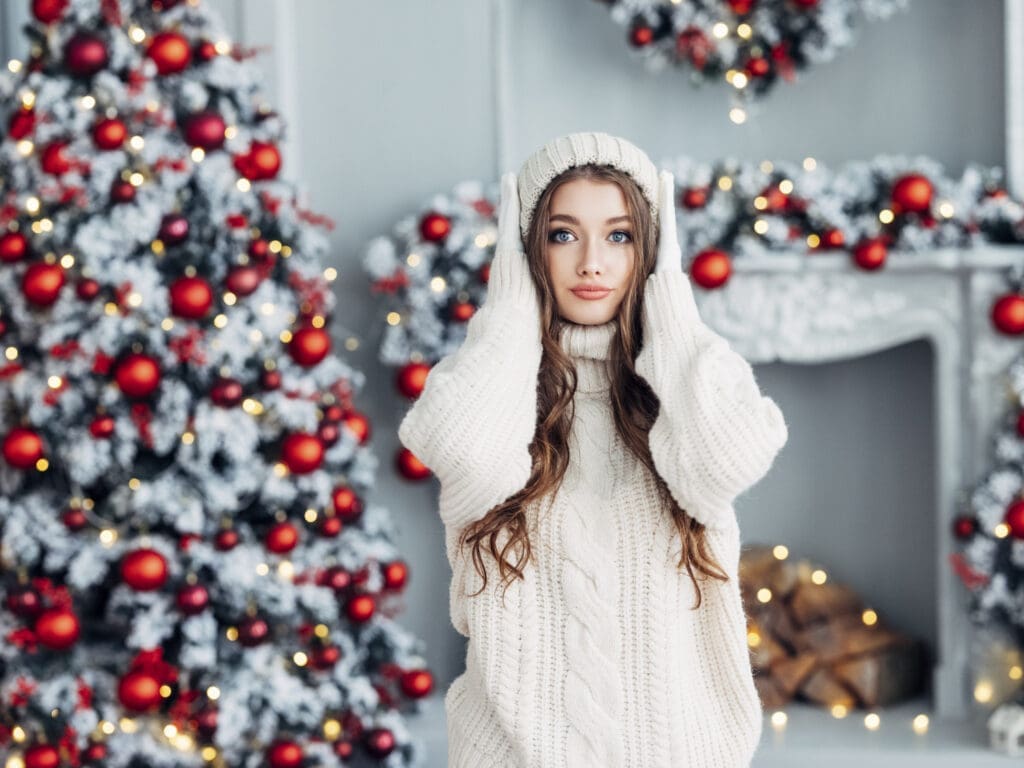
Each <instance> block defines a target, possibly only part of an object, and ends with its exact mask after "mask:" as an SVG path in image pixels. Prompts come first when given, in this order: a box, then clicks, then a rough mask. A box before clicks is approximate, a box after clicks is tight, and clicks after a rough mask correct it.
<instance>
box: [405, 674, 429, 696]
mask: <svg viewBox="0 0 1024 768" xmlns="http://www.w3.org/2000/svg"><path fill="white" fill-rule="evenodd" d="M401 684H402V693H404V694H405V695H406V696H410V697H412V698H414V699H422V698H423V697H424V696H426V695H427V694H429V693H430V692H431V690H433V688H434V677H433V675H431V674H430V671H429V670H426V669H409V670H406V671H405V672H403V673H402V679H401Z"/></svg>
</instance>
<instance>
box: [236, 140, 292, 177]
mask: <svg viewBox="0 0 1024 768" xmlns="http://www.w3.org/2000/svg"><path fill="white" fill-rule="evenodd" d="M234 165H235V169H236V170H237V171H238V172H239V173H240V174H242V175H243V176H244V177H245V178H247V179H250V180H251V181H260V180H262V179H273V178H275V177H276V176H277V174H278V172H279V171H280V170H281V153H280V152H279V151H278V149H277V147H276V146H275V145H274V144H271V143H269V142H264V141H254V142H253V143H252V146H251V147H249V151H248V152H246V153H245V154H242V155H236V156H235V159H234Z"/></svg>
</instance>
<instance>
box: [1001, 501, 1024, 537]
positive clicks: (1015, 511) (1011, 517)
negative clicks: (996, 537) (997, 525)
mask: <svg viewBox="0 0 1024 768" xmlns="http://www.w3.org/2000/svg"><path fill="white" fill-rule="evenodd" d="M1003 522H1004V523H1006V525H1007V526H1008V527H1009V529H1010V535H1011V536H1013V538H1015V539H1024V499H1016V500H1014V501H1013V502H1011V503H1010V505H1009V506H1008V507H1007V508H1006V515H1005V516H1004V517H1003Z"/></svg>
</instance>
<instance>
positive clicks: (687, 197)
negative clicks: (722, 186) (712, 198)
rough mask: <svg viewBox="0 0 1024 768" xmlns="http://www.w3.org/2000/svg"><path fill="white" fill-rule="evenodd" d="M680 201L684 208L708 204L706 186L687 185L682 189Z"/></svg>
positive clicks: (700, 206) (691, 208) (692, 208)
mask: <svg viewBox="0 0 1024 768" xmlns="http://www.w3.org/2000/svg"><path fill="white" fill-rule="evenodd" d="M682 203H683V205H684V206H685V207H686V208H689V209H690V210H694V209H695V208H703V207H704V206H705V205H707V204H708V188H707V187H687V188H686V189H685V190H684V191H683V196H682Z"/></svg>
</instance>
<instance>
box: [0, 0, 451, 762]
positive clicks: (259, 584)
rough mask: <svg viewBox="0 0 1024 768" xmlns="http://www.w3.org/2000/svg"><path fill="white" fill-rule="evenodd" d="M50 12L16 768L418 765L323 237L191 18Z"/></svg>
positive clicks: (26, 405)
mask: <svg viewBox="0 0 1024 768" xmlns="http://www.w3.org/2000/svg"><path fill="white" fill-rule="evenodd" d="M26 2H28V0H26ZM32 11H33V14H34V18H33V19H32V21H31V22H30V23H29V24H27V25H26V26H25V29H24V32H25V33H26V34H27V35H28V37H29V45H30V55H29V57H28V59H27V60H26V61H23V62H20V61H12V62H10V64H9V65H8V70H9V71H8V72H5V73H4V76H3V77H2V78H0V113H2V114H0V119H2V120H3V122H2V123H0V126H2V128H3V129H4V132H3V136H2V137H0V273H2V276H0V350H2V354H3V359H2V360H0V439H2V454H3V461H0V531H2V543H0V566H2V569H0V574H2V583H0V589H2V591H3V593H4V602H3V607H2V608H0V633H2V636H3V642H2V644H0V752H3V753H4V754H5V755H7V756H8V757H9V759H12V760H15V761H16V762H15V764H16V765H22V764H24V765H25V766H28V768H42V767H43V766H58V765H67V766H78V765H103V766H192V765H221V766H273V767H275V768H278V767H282V766H300V765H304V766H305V765H314V764H315V765H317V766H342V765H385V766H392V767H397V766H405V765H412V764H417V763H418V762H419V756H420V746H419V745H418V743H417V742H416V741H414V740H413V739H412V738H411V737H410V735H409V733H408V731H407V729H406V727H405V718H406V716H407V715H410V714H414V713H415V712H417V711H418V708H419V703H418V699H419V698H420V697H422V696H423V695H425V694H426V693H428V692H429V691H430V689H431V686H432V677H431V674H430V672H429V670H427V669H426V668H425V667H424V661H423V659H422V657H421V653H422V651H423V648H422V643H421V641H419V640H417V639H416V638H415V637H413V636H412V635H411V634H410V633H408V632H407V631H406V630H404V629H403V628H402V627H401V626H400V625H399V624H398V623H397V622H396V621H395V620H394V617H395V615H396V614H397V613H398V612H399V611H400V610H401V607H402V606H401V599H402V598H401V591H402V587H403V585H404V584H405V582H406V579H407V568H406V565H405V563H404V562H403V561H402V560H401V558H400V556H399V553H398V552H397V551H396V548H395V546H394V543H393V528H392V523H391V520H390V516H389V514H388V513H387V511H386V510H385V509H382V508H379V507H375V506H374V505H372V504H370V503H367V502H366V501H365V500H366V498H367V496H368V494H369V492H370V491H371V490H372V486H373V484H374V481H375V470H376V466H377V460H376V458H375V456H374V454H373V453H372V451H371V450H370V447H369V446H368V439H369V437H370V425H369V423H368V421H367V420H366V418H365V417H364V416H363V415H362V414H361V413H360V412H359V410H358V409H357V407H356V403H355V395H356V393H357V392H358V391H359V389H360V387H361V386H362V384H363V378H364V377H363V375H362V374H361V373H360V372H359V371H356V370H354V369H352V368H350V367H349V366H348V365H346V364H345V362H343V361H342V360H341V359H340V358H339V357H338V356H337V355H336V354H335V353H333V352H332V349H331V337H330V335H329V333H328V329H329V327H330V318H331V316H332V314H333V312H334V310H335V306H334V303H335V298H334V296H333V294H332V292H331V288H330V281H331V280H333V279H334V275H335V272H334V270H333V269H330V268H327V269H325V268H324V266H323V265H322V264H321V263H320V260H321V258H322V257H323V256H324V254H325V253H326V252H327V250H328V247H329V245H328V239H327V237H326V236H325V235H324V233H323V231H322V230H323V229H324V228H326V227H327V226H329V222H326V221H325V220H324V219H323V217H317V216H315V215H313V214H311V213H310V212H309V211H306V210H304V209H302V208H301V207H299V205H298V204H297V203H296V193H295V189H294V187H293V186H292V185H290V184H289V183H288V182H285V181H284V180H283V179H282V178H279V175H280V166H281V158H280V155H279V152H278V149H277V147H278V145H279V143H280V140H281V138H282V135H283V120H282V118H281V117H280V116H279V115H277V114H275V113H274V112H273V111H272V110H271V109H269V107H268V106H267V105H266V103H265V101H264V99H263V98H262V96H261V93H260V89H259V87H258V71H257V70H256V68H255V67H254V66H253V65H252V64H251V63H250V62H248V61H247V60H246V59H247V58H248V56H247V55H246V54H244V53H242V52H240V51H239V49H238V48H237V47H236V46H233V45H232V44H231V43H230V42H229V41H228V39H227V36H226V35H225V34H224V31H223V29H222V26H221V23H220V20H219V19H218V18H217V17H216V16H214V15H212V14H211V12H210V11H209V9H206V8H204V7H201V6H200V5H199V3H198V0H190V1H189V2H178V0H120V2H118V0H70V2H68V0H35V2H33V3H32ZM8 764H9V765H10V763H8Z"/></svg>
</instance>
